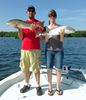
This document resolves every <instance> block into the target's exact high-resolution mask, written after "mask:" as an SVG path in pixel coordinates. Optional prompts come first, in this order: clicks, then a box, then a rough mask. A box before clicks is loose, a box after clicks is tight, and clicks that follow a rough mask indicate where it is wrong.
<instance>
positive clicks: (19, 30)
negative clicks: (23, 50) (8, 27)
mask: <svg viewBox="0 0 86 100" xmlns="http://www.w3.org/2000/svg"><path fill="white" fill-rule="evenodd" d="M18 37H19V39H20V40H22V38H23V34H22V30H21V29H18Z"/></svg>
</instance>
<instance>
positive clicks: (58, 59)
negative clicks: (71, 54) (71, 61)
mask: <svg viewBox="0 0 86 100" xmlns="http://www.w3.org/2000/svg"><path fill="white" fill-rule="evenodd" d="M63 59H64V52H63V51H51V50H47V51H46V60H47V61H46V63H47V69H50V68H53V66H55V68H58V69H62V66H63Z"/></svg>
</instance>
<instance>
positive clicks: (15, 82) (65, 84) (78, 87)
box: [0, 69, 86, 100]
mask: <svg viewBox="0 0 86 100" xmlns="http://www.w3.org/2000/svg"><path fill="white" fill-rule="evenodd" d="M52 81H53V83H52V84H53V85H52V86H53V92H54V95H53V96H48V94H47V89H48V83H47V74H46V69H44V70H42V71H41V87H42V89H43V93H44V94H43V95H42V96H37V95H36V88H35V87H36V84H35V83H36V81H35V78H34V75H32V76H31V79H30V84H31V88H30V90H29V91H28V92H26V93H20V88H21V87H22V86H23V77H22V74H21V72H17V73H15V74H13V75H11V76H10V77H8V78H6V79H4V80H2V81H1V83H0V95H1V98H0V100H35V99H37V100H39V99H50V100H52V99H53V100H57V99H59V100H64V99H66V100H69V99H75V98H76V99H78V100H81V99H83V100H85V98H86V82H84V81H81V80H77V79H74V78H71V77H66V76H63V75H62V77H61V89H63V91H64V93H63V95H62V96H58V95H57V94H56V91H55V90H56V75H55V71H54V72H53V79H52Z"/></svg>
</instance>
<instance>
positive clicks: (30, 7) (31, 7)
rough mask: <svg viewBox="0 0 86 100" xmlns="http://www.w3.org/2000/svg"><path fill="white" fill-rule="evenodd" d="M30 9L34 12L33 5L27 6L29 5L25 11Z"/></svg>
mask: <svg viewBox="0 0 86 100" xmlns="http://www.w3.org/2000/svg"><path fill="white" fill-rule="evenodd" d="M30 10H32V11H33V12H35V7H34V6H29V7H28V8H27V11H30Z"/></svg>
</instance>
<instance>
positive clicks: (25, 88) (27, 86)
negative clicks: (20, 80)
mask: <svg viewBox="0 0 86 100" xmlns="http://www.w3.org/2000/svg"><path fill="white" fill-rule="evenodd" d="M30 76H31V72H23V77H24V86H23V88H21V89H20V92H21V93H25V92H27V91H28V90H29V89H30V84H29V79H30Z"/></svg>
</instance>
